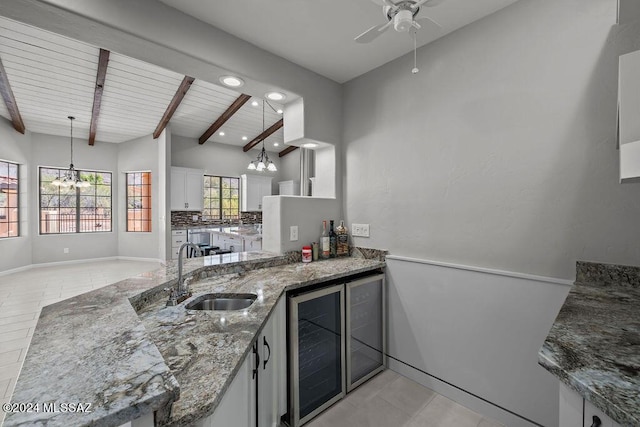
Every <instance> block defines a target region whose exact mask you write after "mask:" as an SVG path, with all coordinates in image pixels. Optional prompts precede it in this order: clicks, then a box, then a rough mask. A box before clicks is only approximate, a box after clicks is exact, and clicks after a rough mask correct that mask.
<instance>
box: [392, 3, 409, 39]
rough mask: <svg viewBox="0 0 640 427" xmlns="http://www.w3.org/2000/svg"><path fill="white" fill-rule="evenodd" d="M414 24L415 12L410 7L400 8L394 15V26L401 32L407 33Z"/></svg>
mask: <svg viewBox="0 0 640 427" xmlns="http://www.w3.org/2000/svg"><path fill="white" fill-rule="evenodd" d="M412 24H413V12H412V11H411V10H408V9H402V10H399V11H398V13H396V16H394V17H393V28H394V29H395V30H396V31H398V32H400V33H406V32H407V31H409V30H410V29H411V25H412Z"/></svg>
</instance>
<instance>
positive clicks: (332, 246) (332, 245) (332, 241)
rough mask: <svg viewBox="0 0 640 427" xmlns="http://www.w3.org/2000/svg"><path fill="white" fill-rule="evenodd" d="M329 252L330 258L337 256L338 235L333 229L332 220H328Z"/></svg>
mask: <svg viewBox="0 0 640 427" xmlns="http://www.w3.org/2000/svg"><path fill="white" fill-rule="evenodd" d="M329 224H331V225H330V226H329V254H330V256H331V258H335V257H336V256H338V235H337V234H336V232H335V230H334V229H333V220H331V221H329Z"/></svg>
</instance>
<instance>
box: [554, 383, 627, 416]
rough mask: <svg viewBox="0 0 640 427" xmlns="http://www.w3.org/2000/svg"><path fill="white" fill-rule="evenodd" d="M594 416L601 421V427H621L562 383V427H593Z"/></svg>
mask: <svg viewBox="0 0 640 427" xmlns="http://www.w3.org/2000/svg"><path fill="white" fill-rule="evenodd" d="M594 416H596V417H598V419H599V420H600V427H620V424H618V423H616V422H615V421H613V420H612V419H611V418H610V417H609V416H608V415H606V414H605V413H604V412H602V411H601V410H599V409H598V408H596V407H595V406H594V405H593V404H592V403H591V402H589V401H587V400H585V399H584V398H583V397H582V396H581V395H579V394H578V393H576V392H575V391H573V390H571V389H570V388H569V387H567V386H566V385H564V384H563V383H560V422H559V424H558V425H559V426H560V427H591V426H592V425H593V423H594V419H593V417H594Z"/></svg>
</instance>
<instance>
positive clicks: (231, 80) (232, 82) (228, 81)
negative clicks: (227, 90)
mask: <svg viewBox="0 0 640 427" xmlns="http://www.w3.org/2000/svg"><path fill="white" fill-rule="evenodd" d="M220 82H222V84H223V85H225V86H229V87H240V86H242V85H243V84H244V80H242V79H241V78H240V77H236V76H222V77H220Z"/></svg>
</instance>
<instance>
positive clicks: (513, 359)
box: [387, 256, 571, 427]
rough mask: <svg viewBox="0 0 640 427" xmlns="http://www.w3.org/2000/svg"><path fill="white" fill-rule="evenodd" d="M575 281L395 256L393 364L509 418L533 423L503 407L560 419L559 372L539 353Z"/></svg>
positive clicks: (391, 272)
mask: <svg viewBox="0 0 640 427" xmlns="http://www.w3.org/2000/svg"><path fill="white" fill-rule="evenodd" d="M570 283H571V282H570V281H558V280H554V279H548V278H544V277H535V276H525V275H519V274H512V273H509V272H500V271H491V270H477V269H468V268H466V267H462V268H461V267H460V266H455V265H438V264H437V263H422V262H412V261H411V260H404V259H393V256H391V257H389V258H387V286H388V308H389V317H388V321H389V329H388V331H389V333H388V337H389V348H388V353H389V355H390V356H392V358H390V367H391V368H392V369H394V370H397V371H398V372H400V373H402V374H404V375H407V376H408V377H410V378H412V379H414V380H416V381H418V382H420V383H422V384H424V385H425V386H427V387H429V388H431V389H433V390H435V391H437V392H439V393H441V394H444V395H447V396H449V397H451V398H453V399H454V400H456V401H458V402H460V403H462V404H464V405H465V406H466V407H468V408H471V409H473V410H476V411H478V412H480V413H482V414H483V415H486V416H489V417H492V418H494V419H497V420H498V421H500V422H502V423H503V424H504V425H506V426H509V427H517V426H524V427H532V426H533V424H531V423H529V422H527V421H526V420H525V419H523V418H520V417H517V416H514V415H513V414H511V413H509V412H507V411H504V410H501V409H499V407H502V408H505V409H507V410H508V411H512V412H515V413H516V414H518V415H520V416H521V417H524V418H526V419H528V420H531V421H534V422H537V423H539V424H541V425H544V426H547V427H551V426H557V425H558V380H557V379H556V378H555V377H554V376H552V375H551V374H550V373H548V372H547V371H546V370H545V369H544V368H542V367H541V366H539V365H538V363H537V362H538V358H537V353H538V349H539V348H540V347H541V346H542V343H543V342H544V339H545V337H546V336H547V333H548V331H549V328H550V327H551V325H552V324H553V321H554V320H555V317H556V314H557V313H558V311H559V310H560V307H561V306H562V304H563V302H564V299H565V297H566V296H567V293H568V292H569V288H570V286H569V284H570ZM399 361H401V362H402V363H399ZM412 367H414V368H417V369H413V368H412ZM420 371H422V372H420ZM425 373H426V374H429V375H426V374H425ZM434 377H435V378H434ZM447 383H449V384H453V385H455V386H457V387H460V388H462V389H463V390H465V391H466V393H465V392H461V391H460V390H459V389H456V388H454V387H451V386H450V385H448V384H447ZM468 393H473V394H475V395H476V396H480V397H482V398H483V399H486V400H487V401H489V402H491V404H489V403H486V402H485V401H483V400H481V399H477V398H475V397H473V396H471V395H470V394H468Z"/></svg>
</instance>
